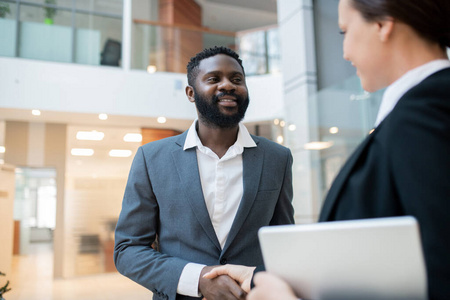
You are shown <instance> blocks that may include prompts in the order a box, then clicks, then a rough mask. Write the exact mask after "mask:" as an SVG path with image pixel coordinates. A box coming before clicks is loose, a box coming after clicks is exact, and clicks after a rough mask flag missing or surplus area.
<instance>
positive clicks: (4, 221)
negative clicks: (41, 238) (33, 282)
mask: <svg viewBox="0 0 450 300" xmlns="http://www.w3.org/2000/svg"><path fill="white" fill-rule="evenodd" d="M14 187H15V174H14V167H13V166H9V165H0V244H1V246H0V272H2V273H5V274H6V275H7V278H11V264H12V252H13V232H14V227H13V225H14V222H13V206H14ZM3 279H4V278H3V277H2V278H0V280H1V281H0V286H3V285H4V282H3V281H4V280H3Z"/></svg>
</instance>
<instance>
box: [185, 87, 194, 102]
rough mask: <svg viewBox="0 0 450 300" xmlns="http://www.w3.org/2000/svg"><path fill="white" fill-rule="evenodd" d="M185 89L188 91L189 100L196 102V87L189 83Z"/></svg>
mask: <svg viewBox="0 0 450 300" xmlns="http://www.w3.org/2000/svg"><path fill="white" fill-rule="evenodd" d="M185 91H186V96H187V97H188V100H189V101H190V102H192V103H194V102H195V98H194V96H195V92H194V88H193V87H192V86H190V85H187V86H186V89H185Z"/></svg>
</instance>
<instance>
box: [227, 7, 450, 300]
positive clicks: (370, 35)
mask: <svg viewBox="0 0 450 300" xmlns="http://www.w3.org/2000/svg"><path fill="white" fill-rule="evenodd" d="M339 27H340V28H341V31H342V34H344V35H345V38H344V58H345V59H346V60H349V61H351V62H352V64H353V65H354V66H355V67H356V69H357V74H358V76H359V77H360V79H361V84H362V86H363V88H364V89H365V90H366V91H369V92H374V91H377V90H379V89H382V88H385V87H387V89H386V91H385V93H384V96H383V100H382V103H381V106H380V110H379V113H378V116H377V120H376V124H375V126H376V128H375V130H374V131H373V133H372V134H370V135H369V136H368V137H367V138H366V139H365V140H364V141H363V142H362V143H361V145H359V147H358V148H357V149H356V150H355V152H354V153H353V154H352V156H351V157H350V158H349V159H348V161H347V162H346V164H345V165H344V167H343V168H342V170H341V172H340V173H339V175H338V176H337V177H336V179H335V181H334V183H333V185H332V187H331V188H330V191H329V193H328V195H327V197H326V199H325V202H324V205H323V207H322V212H321V215H320V219H319V221H335V220H350V219H363V218H377V217H390V216H402V215H412V216H414V217H416V218H417V220H418V222H419V225H420V229H421V236H422V243H423V250H424V255H425V262H426V266H427V273H428V290H429V293H428V294H429V298H430V300H449V299H450V212H449V211H448V209H449V207H450V206H449V204H450V61H449V60H448V57H447V53H446V47H450V1H449V0H340V3H339ZM220 272H227V273H232V274H234V275H235V277H236V279H237V280H240V281H243V278H244V277H245V276H244V275H243V274H249V272H248V270H247V272H244V270H240V269H235V268H233V267H229V269H224V270H221V271H220ZM247 279H248V278H247ZM247 282H248V280H247ZM254 283H255V285H256V287H255V288H254V289H253V290H252V291H251V292H250V293H249V295H248V297H247V299H287V300H289V299H296V297H295V295H294V293H293V291H292V290H291V289H290V288H289V286H288V285H287V284H286V283H285V282H283V281H282V280H281V279H279V278H277V277H275V276H273V275H271V274H268V273H258V274H257V275H255V280H254Z"/></svg>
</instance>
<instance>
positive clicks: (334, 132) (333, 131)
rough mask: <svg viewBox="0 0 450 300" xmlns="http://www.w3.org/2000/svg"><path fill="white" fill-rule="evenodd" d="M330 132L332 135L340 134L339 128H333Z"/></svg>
mask: <svg viewBox="0 0 450 300" xmlns="http://www.w3.org/2000/svg"><path fill="white" fill-rule="evenodd" d="M329 131H330V133H331V134H336V133H338V132H339V128H337V127H331V128H330V130H329Z"/></svg>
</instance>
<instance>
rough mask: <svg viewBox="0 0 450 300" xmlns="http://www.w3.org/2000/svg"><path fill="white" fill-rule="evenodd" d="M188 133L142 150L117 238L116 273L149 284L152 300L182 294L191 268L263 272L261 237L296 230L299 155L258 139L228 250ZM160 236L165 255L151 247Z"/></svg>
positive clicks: (248, 158) (247, 161)
mask: <svg viewBox="0 0 450 300" xmlns="http://www.w3.org/2000/svg"><path fill="white" fill-rule="evenodd" d="M186 135H187V132H184V133H183V134H181V135H179V136H175V137H170V138H167V139H163V140H160V141H156V142H152V143H149V144H146V145H144V146H142V147H140V148H139V150H138V151H137V153H136V156H135V158H134V161H133V164H132V166H131V170H130V174H129V178H128V183H127V187H126V190H125V195H124V198H123V205H122V211H121V213H120V217H119V221H118V223H117V227H116V233H115V251H114V260H115V264H116V267H117V270H118V271H119V272H120V273H122V274H123V275H125V276H127V277H129V278H130V279H132V280H134V281H136V282H137V283H139V284H141V285H143V286H144V287H146V288H148V289H149V290H151V291H152V292H153V294H154V296H153V299H192V298H190V297H187V296H181V295H178V294H176V291H177V285H178V281H179V278H180V275H181V272H182V270H183V268H184V267H185V265H186V264H187V263H189V262H193V263H200V264H205V265H218V264H226V263H230V264H242V265H249V266H255V265H261V264H263V261H262V255H261V251H260V248H259V243H258V238H257V231H258V229H259V228H260V227H262V226H266V225H277V224H292V223H294V219H293V207H292V203H291V202H292V155H291V152H290V150H289V149H287V148H285V147H282V146H280V145H278V144H276V143H274V142H271V141H269V140H267V139H264V138H261V137H256V136H252V138H253V139H254V141H255V143H256V144H257V147H255V148H245V149H244V152H243V181H244V194H243V197H242V200H241V203H240V205H239V209H238V212H237V214H236V217H235V220H234V222H233V225H232V227H231V230H230V233H229V235H228V238H227V241H226V244H225V246H224V249H221V247H220V244H219V241H218V239H217V237H216V234H215V231H214V228H213V225H212V223H211V221H210V217H209V214H208V211H207V208H206V204H205V200H204V198H203V193H202V188H201V183H200V176H199V171H198V164H197V155H196V149H195V148H192V149H188V150H186V151H184V150H183V146H184V142H185V139H186ZM156 237H158V241H159V251H156V250H154V249H152V248H151V245H152V243H153V242H154V240H155V238H156Z"/></svg>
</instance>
